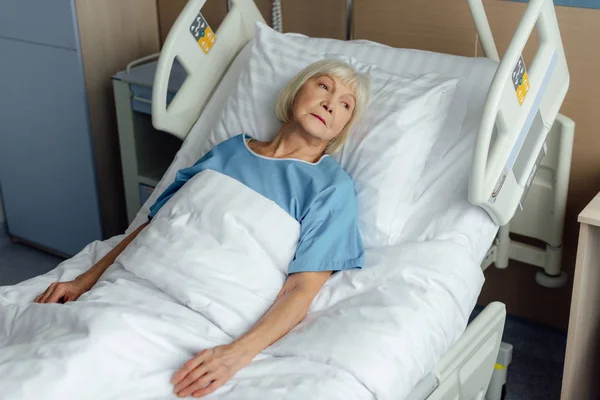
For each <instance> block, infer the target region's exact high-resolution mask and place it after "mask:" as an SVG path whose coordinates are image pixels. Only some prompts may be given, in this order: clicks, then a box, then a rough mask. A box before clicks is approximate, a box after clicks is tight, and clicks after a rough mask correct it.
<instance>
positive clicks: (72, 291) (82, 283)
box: [34, 222, 150, 303]
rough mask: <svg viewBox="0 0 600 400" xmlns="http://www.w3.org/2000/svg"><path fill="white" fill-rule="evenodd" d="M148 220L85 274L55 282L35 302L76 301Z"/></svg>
mask: <svg viewBox="0 0 600 400" xmlns="http://www.w3.org/2000/svg"><path fill="white" fill-rule="evenodd" d="M149 223H150V222H146V223H144V224H142V225H140V226H139V227H138V228H137V229H136V230H135V231H133V232H131V233H130V234H129V235H128V236H127V237H125V239H123V240H121V242H120V243H119V244H118V245H116V246H115V247H114V248H113V249H112V250H111V251H109V252H108V253H107V254H106V255H105V256H104V257H102V259H101V260H100V261H98V262H97V263H96V264H94V266H93V267H92V268H90V269H89V270H88V271H86V272H84V273H83V274H81V275H79V276H78V277H77V278H75V279H74V280H72V281H69V282H54V283H52V284H51V285H50V286H49V287H48V289H46V290H45V291H44V292H43V293H42V294H40V295H39V296H38V297H36V298H35V300H34V302H35V303H58V302H68V301H75V300H77V299H78V298H79V296H81V295H82V294H83V293H85V292H87V291H88V290H90V289H91V288H92V286H94V285H95V284H96V282H98V279H99V278H100V276H101V275H102V274H103V273H104V271H106V270H107V269H108V267H110V266H111V265H112V264H113V263H114V262H115V260H116V259H117V257H118V256H119V254H121V253H122V252H123V250H125V248H126V247H127V246H128V245H129V243H131V242H132V241H133V239H135V238H136V237H137V235H138V234H139V233H140V232H141V231H142V230H143V229H144V228H145V227H146V226H147V225H148V224H149Z"/></svg>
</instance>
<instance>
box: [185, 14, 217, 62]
mask: <svg viewBox="0 0 600 400" xmlns="http://www.w3.org/2000/svg"><path fill="white" fill-rule="evenodd" d="M190 32H191V34H192V36H194V39H196V41H197V42H198V45H199V46H200V48H201V49H202V51H203V52H204V53H208V52H209V51H210V49H211V47H212V46H213V44H214V43H215V41H216V40H217V37H216V36H215V33H214V32H213V30H212V29H211V28H210V26H208V24H207V23H206V20H205V19H204V17H203V16H202V14H200V13H198V15H197V16H196V18H194V22H192V24H191V25H190Z"/></svg>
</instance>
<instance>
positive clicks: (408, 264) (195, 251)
mask: <svg viewBox="0 0 600 400" xmlns="http://www.w3.org/2000/svg"><path fill="white" fill-rule="evenodd" d="M298 229H299V226H298V223H297V222H296V221H295V220H294V219H293V218H291V217H290V216H289V215H287V213H285V211H283V210H282V209H280V208H279V207H278V206H277V205H276V204H275V203H273V202H271V201H270V200H268V199H265V198H263V197H261V196H260V195H259V194H257V193H255V192H253V191H252V190H250V189H248V188H247V187H245V186H244V185H242V184H241V183H239V182H237V181H235V180H233V179H231V178H228V177H226V176H223V175H220V174H218V173H215V172H211V171H207V172H205V173H202V174H199V175H198V176H196V177H194V178H193V179H192V180H191V181H190V183H189V184H186V185H185V186H184V188H182V189H181V190H180V191H179V192H178V193H177V194H176V195H175V196H174V197H173V198H172V199H171V201H169V202H168V203H167V204H166V205H165V206H164V207H163V209H161V211H160V212H159V213H158V214H157V215H156V217H155V219H154V220H153V222H152V223H151V224H150V225H149V227H148V228H146V229H145V230H144V231H143V232H142V233H141V234H140V235H139V236H138V238H136V240H135V241H134V242H132V245H131V246H130V247H129V248H128V249H127V250H126V251H124V252H123V253H122V255H121V256H120V257H119V258H118V259H117V262H115V264H113V265H112V266H111V267H110V268H109V269H108V270H107V271H106V273H105V274H104V275H103V276H102V277H101V278H100V280H99V282H98V283H97V284H96V285H95V286H94V288H93V289H92V290H91V291H89V292H87V293H86V294H84V295H83V296H82V297H81V298H80V299H79V300H78V301H77V302H73V303H67V304H64V305H62V304H33V303H31V302H32V300H33V299H34V298H35V297H36V296H37V295H38V294H39V293H41V292H42V291H43V290H44V289H45V288H46V287H47V286H48V285H49V284H50V283H51V282H53V281H55V280H61V281H64V280H70V279H72V278H74V277H75V276H77V275H78V274H80V273H81V272H82V271H85V270H87V269H88V268H89V267H90V266H91V265H92V264H93V263H94V262H96V261H97V260H98V259H100V258H101V257H102V256H103V255H104V254H106V253H107V252H108V251H109V250H110V248H112V247H113V246H114V245H115V244H116V243H117V242H118V241H119V240H120V239H122V237H115V238H112V239H111V240H109V241H106V242H95V243H92V244H91V245H89V246H88V247H86V249H84V250H83V251H82V252H81V253H80V254H78V255H77V256H75V257H74V258H72V259H70V260H67V261H65V262H64V263H62V264H61V265H60V266H59V267H57V268H56V269H55V270H54V271H51V272H49V273H48V274H46V275H44V276H41V277H36V278H33V279H31V280H28V281H26V282H23V283H21V284H18V285H15V286H9V287H2V288H0V388H1V393H2V398H3V399H15V400H17V399H36V400H39V399H59V398H74V397H75V398H81V399H87V400H92V399H168V398H175V396H174V395H173V394H172V389H173V388H172V385H171V384H170V383H169V381H170V378H171V376H172V375H173V373H174V372H175V371H176V370H177V369H179V368H180V367H181V365H182V364H183V363H184V362H186V361H187V360H188V359H190V358H191V357H192V356H193V355H194V354H195V353H197V352H199V351H201V350H202V349H205V348H208V347H213V346H216V345H219V344H224V343H229V342H230V341H231V340H233V339H234V338H235V337H237V336H239V335H240V334H242V333H243V332H244V331H245V330H246V329H248V328H249V327H250V326H251V325H252V323H254V322H255V321H256V320H257V319H258V318H260V316H261V315H262V313H264V311H266V309H267V308H268V307H269V305H270V304H272V302H273V300H274V299H275V296H276V295H277V293H278V291H279V289H280V288H281V285H282V284H283V282H284V280H285V271H286V269H287V263H289V261H290V259H291V257H292V256H293V252H294V248H295V243H296V242H297V238H298ZM482 283H483V275H482V273H481V270H480V268H479V266H478V265H477V262H476V261H475V260H473V259H472V258H471V257H470V255H469V253H468V252H467V251H466V250H465V247H464V246H461V245H459V244H457V243H456V242H454V241H452V240H439V239H438V240H435V239H432V240H428V241H423V242H407V243H405V244H403V245H400V246H396V247H387V248H381V249H370V250H369V251H368V252H367V254H366V261H365V267H364V268H363V270H356V269H354V270H349V271H343V272H339V273H336V274H334V275H333V276H332V277H331V278H330V279H329V280H328V282H327V283H326V284H325V286H324V287H323V289H322V290H321V292H320V293H319V295H318V296H317V298H316V299H315V301H314V302H313V304H312V306H311V309H310V311H309V315H308V316H307V318H306V319H305V320H304V321H303V322H302V323H301V324H300V325H299V326H297V327H296V328H295V329H294V330H293V331H292V332H290V333H289V334H288V335H286V336H285V337H284V338H283V339H281V340H280V341H278V342H276V343H275V344H274V345H272V346H271V347H269V348H268V349H266V350H265V351H264V352H263V353H261V354H260V355H259V356H257V357H256V358H255V359H254V361H253V362H252V363H251V364H250V365H249V366H248V367H246V368H244V369H243V370H242V371H240V372H239V373H238V374H236V376H235V377H233V379H231V380H230V381H229V382H227V383H226V384H225V385H224V386H223V387H221V388H220V389H219V390H217V391H216V392H215V393H213V394H212V395H210V396H208V397H207V399H211V398H214V399H265V400H268V399H284V398H285V399H299V400H300V399H302V400H304V399H327V400H331V399H373V398H375V397H376V398H379V399H384V400H387V399H390V400H391V399H394V400H396V399H402V398H404V397H405V396H406V395H407V394H408V393H409V392H410V391H411V389H412V388H413V387H414V385H415V384H416V383H417V381H418V380H419V379H420V378H421V377H422V376H423V375H424V374H425V373H427V372H429V371H431V370H432V368H433V367H434V364H435V362H436V361H437V360H438V359H439V358H440V357H441V356H442V355H443V354H445V352H446V351H448V349H449V348H450V346H451V345H452V344H453V343H454V342H455V341H456V339H457V335H459V334H460V332H462V330H463V329H464V327H465V326H466V323H467V319H468V316H469V313H470V311H471V308H472V306H473V305H474V304H475V301H476V299H477V296H478V294H479V291H480V289H481V284H482Z"/></svg>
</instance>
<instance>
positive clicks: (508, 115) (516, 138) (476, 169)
mask: <svg viewBox="0 0 600 400" xmlns="http://www.w3.org/2000/svg"><path fill="white" fill-rule="evenodd" d="M469 6H470V8H471V13H472V15H473V20H474V22H475V26H476V28H477V32H478V34H479V36H480V37H481V44H482V47H483V49H484V52H485V55H486V56H487V57H488V58H491V59H494V60H496V61H499V58H498V51H497V50H496V45H495V43H494V39H493V37H492V33H491V29H490V26H489V23H488V20H487V17H486V14H485V11H484V9H483V4H482V1H481V0H469ZM534 26H535V27H536V29H537V33H538V37H539V47H538V50H537V52H536V54H535V57H534V59H533V62H532V64H531V67H530V68H529V69H528V70H526V69H525V65H524V63H523V58H522V56H521V53H522V51H523V49H524V47H525V45H526V44H527V41H528V39H529V37H530V35H531V33H532V31H533V28H534ZM568 88H569V71H568V69H567V61H566V59H565V53H564V50H563V46H562V41H561V37H560V31H559V28H558V22H557V20H556V14H555V12H554V4H553V3H552V1H551V0H531V1H530V2H529V5H528V7H527V9H526V10H525V13H524V15H523V17H522V19H521V21H520V23H519V26H518V27H517V30H516V32H515V35H514V37H513V38H512V40H511V42H510V45H509V47H508V49H507V51H506V53H505V54H504V57H503V58H502V61H500V65H499V66H498V69H497V71H496V75H495V76H494V80H493V81H492V84H491V86H490V90H489V93H488V97H487V99H486V103H485V107H484V112H483V117H482V121H481V126H480V128H479V134H478V137H477V143H476V145H475V153H474V158H473V167H472V171H471V181H470V185H469V200H470V201H471V202H472V203H473V204H477V205H480V206H482V207H483V208H484V209H486V210H487V211H488V213H489V214H490V216H491V217H492V218H493V219H494V222H496V223H497V224H498V225H505V224H506V223H507V222H508V221H510V219H511V218H512V216H513V215H514V214H515V211H516V210H517V207H518V206H519V205H520V204H521V201H522V198H523V197H524V195H525V194H526V190H527V187H528V186H529V184H530V183H531V180H532V179H533V175H534V174H535V171H536V168H537V165H538V164H539V162H540V158H541V157H540V154H542V152H543V151H544V148H543V147H544V144H545V141H546V137H547V135H548V131H549V130H550V128H552V124H553V123H554V120H555V119H556V115H557V114H558V111H559V109H560V106H561V104H562V102H563V100H564V98H565V95H566V93H567V90H568Z"/></svg>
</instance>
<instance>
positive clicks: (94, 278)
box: [77, 221, 150, 290]
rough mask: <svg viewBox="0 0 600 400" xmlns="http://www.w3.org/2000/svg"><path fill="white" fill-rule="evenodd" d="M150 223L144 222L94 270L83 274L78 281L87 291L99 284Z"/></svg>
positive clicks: (99, 262) (94, 267) (101, 260)
mask: <svg viewBox="0 0 600 400" xmlns="http://www.w3.org/2000/svg"><path fill="white" fill-rule="evenodd" d="M149 223H150V221H147V222H144V223H143V224H142V225H140V226H139V227H138V228H137V229H136V230H135V231H133V232H131V233H130V234H129V235H128V236H126V237H125V238H124V239H123V240H121V242H119V244H118V245H116V246H115V247H114V248H113V249H112V250H111V251H109V252H108V253H107V254H106V255H105V256H104V257H102V259H100V261H98V262H97V263H96V264H94V266H93V267H92V268H90V269H89V270H88V271H86V272H84V273H83V274H81V275H79V276H78V277H77V279H82V280H83V282H85V283H86V285H87V290H89V289H91V288H92V286H94V285H95V284H96V282H98V279H99V278H100V276H101V275H102V274H103V273H104V271H106V270H107V269H108V267H110V266H111V265H113V263H114V262H115V260H116V259H117V257H119V254H121V253H122V252H123V250H125V248H126V247H127V246H128V245H129V243H131V242H132V241H133V239H135V238H136V237H137V235H139V234H140V232H141V231H142V230H143V229H144V228H145V227H146V226H147V225H148V224H149Z"/></svg>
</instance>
